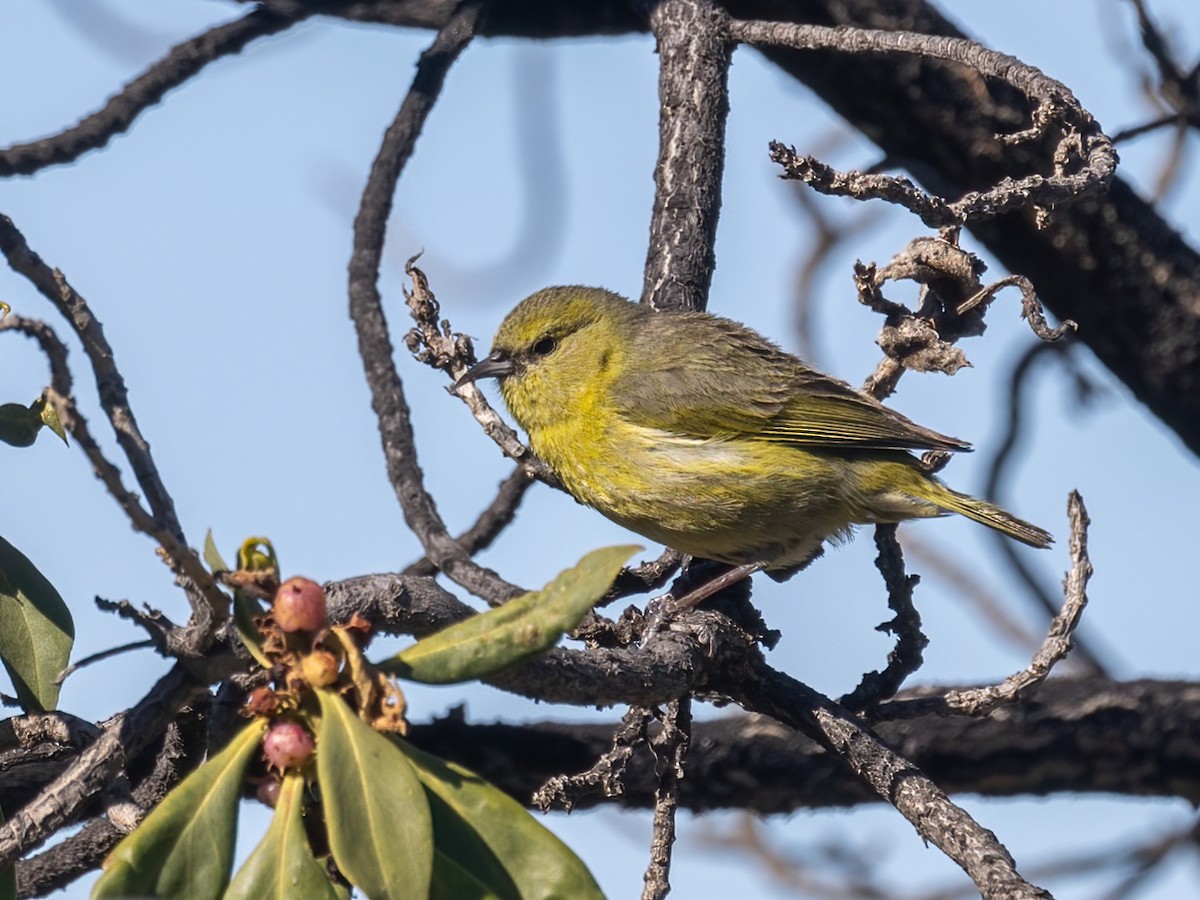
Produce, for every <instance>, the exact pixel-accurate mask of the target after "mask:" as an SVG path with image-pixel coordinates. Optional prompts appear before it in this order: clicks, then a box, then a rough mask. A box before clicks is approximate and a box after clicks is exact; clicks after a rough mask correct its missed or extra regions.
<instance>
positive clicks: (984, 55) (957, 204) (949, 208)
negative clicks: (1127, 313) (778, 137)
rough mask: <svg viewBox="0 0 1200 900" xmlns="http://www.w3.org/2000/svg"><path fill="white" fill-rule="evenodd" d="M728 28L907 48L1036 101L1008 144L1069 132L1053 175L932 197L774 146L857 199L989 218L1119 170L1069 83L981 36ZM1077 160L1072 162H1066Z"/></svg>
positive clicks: (769, 37)
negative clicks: (1028, 122) (950, 197)
mask: <svg viewBox="0 0 1200 900" xmlns="http://www.w3.org/2000/svg"><path fill="white" fill-rule="evenodd" d="M729 30H730V34H731V35H732V36H733V37H734V38H735V39H737V40H739V41H742V42H744V43H748V44H767V45H775V46H782V47H788V48H791V49H793V50H821V49H826V50H836V51H838V52H839V53H843V54H850V55H857V54H861V53H905V54H910V55H913V56H920V57H924V58H926V59H940V60H946V61H949V62H956V63H960V64H962V65H964V66H968V67H969V68H971V69H973V70H974V71H976V72H979V73H980V74H982V75H987V76H989V77H992V78H998V79H1000V80H1002V81H1004V82H1005V83H1006V84H1009V85H1011V86H1012V87H1014V88H1016V89H1017V90H1018V91H1020V92H1021V93H1022V94H1024V95H1025V96H1026V97H1028V98H1029V99H1031V100H1034V101H1036V102H1037V107H1036V109H1035V110H1034V112H1033V126H1032V127H1031V128H1029V129H1027V130H1025V131H1022V132H1018V133H1017V134H1011V135H1002V136H1000V135H998V136H997V140H998V141H999V142H1000V143H1002V144H1006V145H1011V144H1017V143H1024V142H1027V141H1032V140H1034V139H1040V138H1041V137H1043V136H1044V135H1045V133H1046V132H1047V131H1048V130H1049V129H1050V127H1051V126H1058V127H1059V128H1060V129H1061V130H1062V132H1063V136H1062V138H1061V139H1060V140H1059V142H1058V145H1057V147H1056V148H1055V150H1054V153H1053V161H1054V174H1053V175H1049V176H1046V175H1027V176H1025V177H1023V178H1018V179H1012V178H1007V177H1006V178H1004V179H1002V180H1001V181H1000V182H999V183H998V184H996V185H995V186H993V187H991V188H990V189H988V190H985V191H971V192H970V193H967V194H966V195H964V196H963V197H961V198H959V199H958V200H956V201H953V202H949V201H946V200H943V199H942V198H940V197H930V196H928V195H926V194H925V193H923V192H922V191H920V190H918V189H917V187H916V186H915V185H914V184H913V183H912V182H911V181H909V180H908V179H906V178H892V177H890V176H886V175H864V174H861V173H839V172H834V171H833V170H832V169H830V168H829V167H828V166H824V165H822V164H820V163H818V162H816V161H815V160H813V159H811V158H810V157H800V156H797V155H796V153H795V151H791V152H788V151H787V150H786V148H784V147H782V145H772V158H773V159H775V160H776V162H780V163H782V164H783V165H784V169H785V172H786V173H787V177H789V178H799V179H802V180H804V181H806V182H808V183H809V184H811V185H813V187H816V188H817V189H818V190H822V191H824V192H826V193H832V194H838V195H843V196H849V197H854V198H856V199H859V200H865V199H870V198H884V199H888V200H890V201H892V202H894V203H899V204H900V205H901V206H904V207H905V208H906V209H908V210H910V211H911V212H914V213H916V214H917V215H918V216H920V218H921V221H923V222H924V223H925V224H927V225H929V226H930V227H931V228H941V227H946V226H950V225H957V224H962V223H965V222H974V221H977V220H981V219H990V218H993V217H995V216H998V215H1000V214H1002V213H1005V212H1009V211H1011V210H1015V209H1026V208H1028V207H1030V206H1036V207H1039V208H1048V207H1051V206H1055V205H1058V204H1061V203H1067V202H1073V201H1075V200H1078V199H1080V198H1082V197H1086V196H1089V195H1092V194H1096V193H1098V192H1100V191H1103V190H1104V189H1105V188H1106V187H1107V186H1108V184H1109V183H1110V182H1111V181H1112V178H1113V174H1114V173H1115V172H1116V167H1117V155H1116V152H1115V151H1114V150H1113V146H1112V141H1111V140H1109V138H1108V137H1107V136H1106V135H1105V134H1104V133H1103V132H1102V131H1101V130H1100V127H1099V126H1098V125H1097V124H1096V121H1095V120H1094V119H1093V118H1092V116H1091V114H1090V113H1088V112H1087V110H1085V109H1084V108H1083V107H1082V106H1081V105H1080V103H1079V101H1078V100H1076V99H1075V95H1074V94H1072V93H1071V91H1070V89H1069V88H1068V87H1067V86H1066V85H1064V84H1062V83H1061V82H1059V81H1055V80H1054V79H1053V78H1050V77H1048V76H1046V75H1045V74H1043V73H1042V72H1041V71H1039V70H1038V69H1036V68H1034V67H1033V66H1030V65H1026V64H1025V63H1023V62H1021V61H1020V60H1019V59H1016V58H1015V57H1012V56H1008V55H1007V54H1004V53H998V52H996V51H995V50H989V49H987V48H986V47H984V46H982V45H981V44H978V43H976V42H975V41H970V40H966V39H965V38H955V37H947V36H942V35H925V34H914V33H913V32H911V31H877V30H870V29H863V28H847V27H842V28H828V27H824V26H820V25H795V24H789V23H785V22H745V21H732V22H730V23H729ZM1068 161H1071V162H1072V165H1070V166H1068V165H1067V162H1068Z"/></svg>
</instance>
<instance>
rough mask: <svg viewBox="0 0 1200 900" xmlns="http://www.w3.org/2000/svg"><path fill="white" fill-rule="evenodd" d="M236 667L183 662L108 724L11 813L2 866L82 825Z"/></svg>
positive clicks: (219, 660)
mask: <svg viewBox="0 0 1200 900" xmlns="http://www.w3.org/2000/svg"><path fill="white" fill-rule="evenodd" d="M236 664H237V660H236V658H235V657H233V656H232V655H225V654H212V655H210V656H209V657H208V658H207V659H206V660H205V665H204V667H203V669H194V668H191V667H189V666H185V665H184V664H183V663H177V664H176V665H175V667H174V668H173V669H171V671H170V672H168V673H167V674H166V675H165V676H163V677H162V678H161V679H159V681H158V682H157V683H156V684H155V685H154V687H152V688H151V689H150V691H149V692H148V693H147V694H146V696H145V697H143V698H142V700H140V701H139V702H138V703H137V704H136V705H135V706H133V707H132V708H131V709H129V710H128V711H127V712H123V713H120V714H118V715H116V716H114V717H113V718H112V719H111V720H109V721H108V722H106V723H105V724H104V726H103V728H102V734H101V735H100V736H99V737H98V738H97V739H96V740H95V741H93V742H92V743H91V744H89V745H88V746H87V747H86V748H85V749H84V750H82V751H81V752H80V753H79V754H78V756H76V757H75V758H74V760H73V761H72V762H71V763H70V764H69V765H68V766H67V767H66V768H65V769H63V770H62V772H61V774H59V775H58V776H57V777H56V778H54V780H53V781H51V782H50V783H49V784H47V785H46V786H45V787H43V788H42V789H41V790H40V791H39V793H38V794H37V796H36V797H34V798H33V799H32V800H31V801H29V802H28V803H26V804H25V805H24V806H22V807H21V808H19V809H16V810H12V811H9V810H7V809H6V810H5V813H6V815H7V821H5V823H4V824H3V825H0V866H3V865H6V864H8V863H10V862H12V861H13V860H15V859H16V858H17V857H19V856H21V855H23V854H25V853H27V852H29V851H30V850H33V849H35V848H37V847H39V846H41V845H42V844H43V843H44V842H45V841H46V840H47V839H49V838H50V837H51V836H52V835H54V834H55V833H56V832H57V831H58V830H59V829H61V828H63V827H65V826H67V825H70V824H73V823H74V822H76V821H77V820H78V817H79V815H80V813H81V812H82V811H83V810H84V809H86V808H87V807H88V806H89V804H91V803H92V802H93V801H94V800H95V799H96V798H97V797H99V796H101V795H102V794H103V793H104V792H105V791H107V790H108V789H109V787H110V786H111V785H112V784H113V782H114V781H115V780H116V779H117V777H118V776H120V775H121V774H122V772H123V771H124V769H125V767H126V765H127V764H128V762H129V761H130V760H132V759H133V758H134V757H136V756H137V755H138V754H139V753H140V752H141V751H142V750H143V749H145V748H146V747H147V746H149V745H150V744H151V743H153V742H154V741H156V740H158V738H159V737H160V736H161V735H162V734H163V732H164V731H165V730H166V728H167V726H168V724H169V723H170V721H171V720H172V719H173V718H175V716H176V715H177V714H178V712H179V710H180V709H182V708H183V707H184V706H186V705H187V704H188V703H189V702H191V701H192V700H194V699H195V698H197V697H199V696H202V695H204V694H206V693H207V690H208V688H207V686H208V684H209V683H211V682H215V681H219V680H221V678H222V677H224V675H225V674H227V673H228V672H229V671H230V669H231V666H234V665H236Z"/></svg>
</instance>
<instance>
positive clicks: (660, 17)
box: [642, 0, 733, 310]
mask: <svg viewBox="0 0 1200 900" xmlns="http://www.w3.org/2000/svg"><path fill="white" fill-rule="evenodd" d="M650 27H651V30H652V31H653V32H654V37H655V39H656V40H657V43H658V57H659V75H658V98H659V107H658V108H659V122H658V163H657V165H656V166H655V167H654V210H653V213H652V215H651V219H650V246H649V249H648V250H647V253H646V268H645V281H644V282H643V286H642V302H643V303H649V304H650V305H651V306H653V307H654V308H655V309H692V310H695V309H704V308H705V307H706V306H707V304H708V286H709V284H710V283H711V282H712V273H713V268H714V267H715V266H716V251H715V249H714V247H715V244H716V240H717V218H718V216H719V215H720V211H721V178H722V175H723V170H724V165H725V120H726V119H727V118H728V116H729V90H728V78H729V63H730V61H731V59H732V55H733V44H732V43H731V42H730V40H729V34H728V23H727V21H726V18H725V14H724V13H723V12H721V11H720V10H719V9H718V8H717V6H716V5H715V4H714V3H712V2H711V0H661V2H659V3H657V4H656V5H655V6H654V10H653V12H652V13H651V15H650Z"/></svg>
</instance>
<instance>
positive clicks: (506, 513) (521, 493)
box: [403, 466, 533, 575]
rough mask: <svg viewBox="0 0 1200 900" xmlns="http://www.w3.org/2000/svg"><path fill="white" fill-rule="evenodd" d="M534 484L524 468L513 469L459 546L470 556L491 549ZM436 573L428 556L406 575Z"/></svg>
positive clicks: (415, 564) (458, 539)
mask: <svg viewBox="0 0 1200 900" xmlns="http://www.w3.org/2000/svg"><path fill="white" fill-rule="evenodd" d="M531 484H533V478H532V477H531V476H530V474H529V472H528V471H527V470H526V469H525V468H523V467H521V466H517V468H515V469H513V470H512V473H511V474H510V475H509V476H508V477H507V478H505V479H504V480H503V481H502V482H500V489H499V490H498V491H496V496H495V497H493V498H492V502H491V503H489V504H488V505H487V508H486V509H485V510H483V512H481V513H480V514H479V517H478V518H477V519H476V520H475V523H474V524H473V525H472V526H471V527H470V528H468V529H467V530H466V531H464V532H463V533H462V534H460V535H459V536H458V537H457V538H455V541H457V542H458V545H459V546H460V547H462V548H463V550H464V551H466V552H467V553H468V554H470V555H471V556H474V555H475V554H476V553H479V552H480V551H482V550H486V549H487V548H488V547H490V546H491V544H492V541H494V540H495V539H496V538H497V537H499V536H500V533H501V532H502V531H503V530H504V529H505V528H507V527H508V526H509V525H510V524H512V521H513V519H514V518H515V517H516V515H517V509H518V508H520V506H521V501H522V500H524V499H525V492H526V491H527V490H529V486H530V485H531ZM436 572H437V566H435V565H434V564H433V563H431V562H430V561H429V557H425V558H424V559H419V560H417V561H416V562H415V563H413V564H412V565H410V566H408V568H406V569H405V570H404V573H403V574H405V575H433V574H435V573H436Z"/></svg>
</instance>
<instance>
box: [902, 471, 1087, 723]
mask: <svg viewBox="0 0 1200 900" xmlns="http://www.w3.org/2000/svg"><path fill="white" fill-rule="evenodd" d="M1067 516H1068V518H1069V519H1070V522H1071V539H1070V549H1071V569H1070V571H1068V572H1067V575H1066V577H1065V578H1064V579H1063V604H1062V609H1060V610H1059V611H1058V614H1057V615H1056V616H1055V617H1054V619H1053V620H1052V621H1051V623H1050V628H1049V631H1048V632H1047V634H1046V638H1045V640H1043V641H1042V645H1041V647H1039V648H1038V650H1037V652H1036V653H1035V654H1034V655H1033V659H1032V660H1031V661H1030V663H1029V665H1028V666H1026V667H1025V668H1024V669H1022V670H1021V671H1020V672H1016V673H1014V674H1012V675H1010V676H1008V678H1006V679H1004V681H1002V682H1001V683H1000V684H997V685H991V686H989V687H982V688H974V689H971V690H961V691H947V692H946V693H945V694H943V695H942V696H940V697H922V698H919V699H915V700H898V701H893V702H891V703H888V704H886V705H885V706H882V707H880V708H879V710H878V714H879V717H880V718H885V719H897V718H910V717H912V716H919V715H949V714H954V713H958V714H962V715H969V716H987V715H990V714H991V713H992V712H993V711H994V710H996V709H998V708H999V707H1000V706H1003V705H1004V704H1006V703H1012V702H1013V701H1015V700H1017V699H1018V698H1020V697H1021V696H1022V695H1023V694H1026V693H1028V692H1029V691H1030V690H1032V689H1033V688H1035V687H1037V686H1038V685H1039V684H1041V683H1042V682H1043V681H1045V680H1046V678H1047V677H1048V676H1049V675H1050V671H1051V670H1052V669H1053V668H1054V666H1055V665H1056V664H1057V663H1058V662H1060V661H1061V660H1063V659H1065V658H1066V656H1067V654H1068V653H1069V652H1070V651H1071V647H1072V640H1073V638H1074V634H1075V629H1076V628H1077V627H1078V626H1079V621H1080V618H1081V617H1082V616H1083V610H1084V608H1085V607H1086V606H1087V583H1088V580H1089V579H1090V578H1091V577H1092V562H1091V560H1090V559H1089V558H1088V552H1087V529H1088V525H1089V524H1090V523H1091V520H1090V519H1089V518H1088V514H1087V509H1086V508H1085V507H1084V505H1083V498H1082V497H1081V496H1080V495H1079V492H1078V491H1072V492H1071V495H1070V497H1069V498H1068V500H1067Z"/></svg>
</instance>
